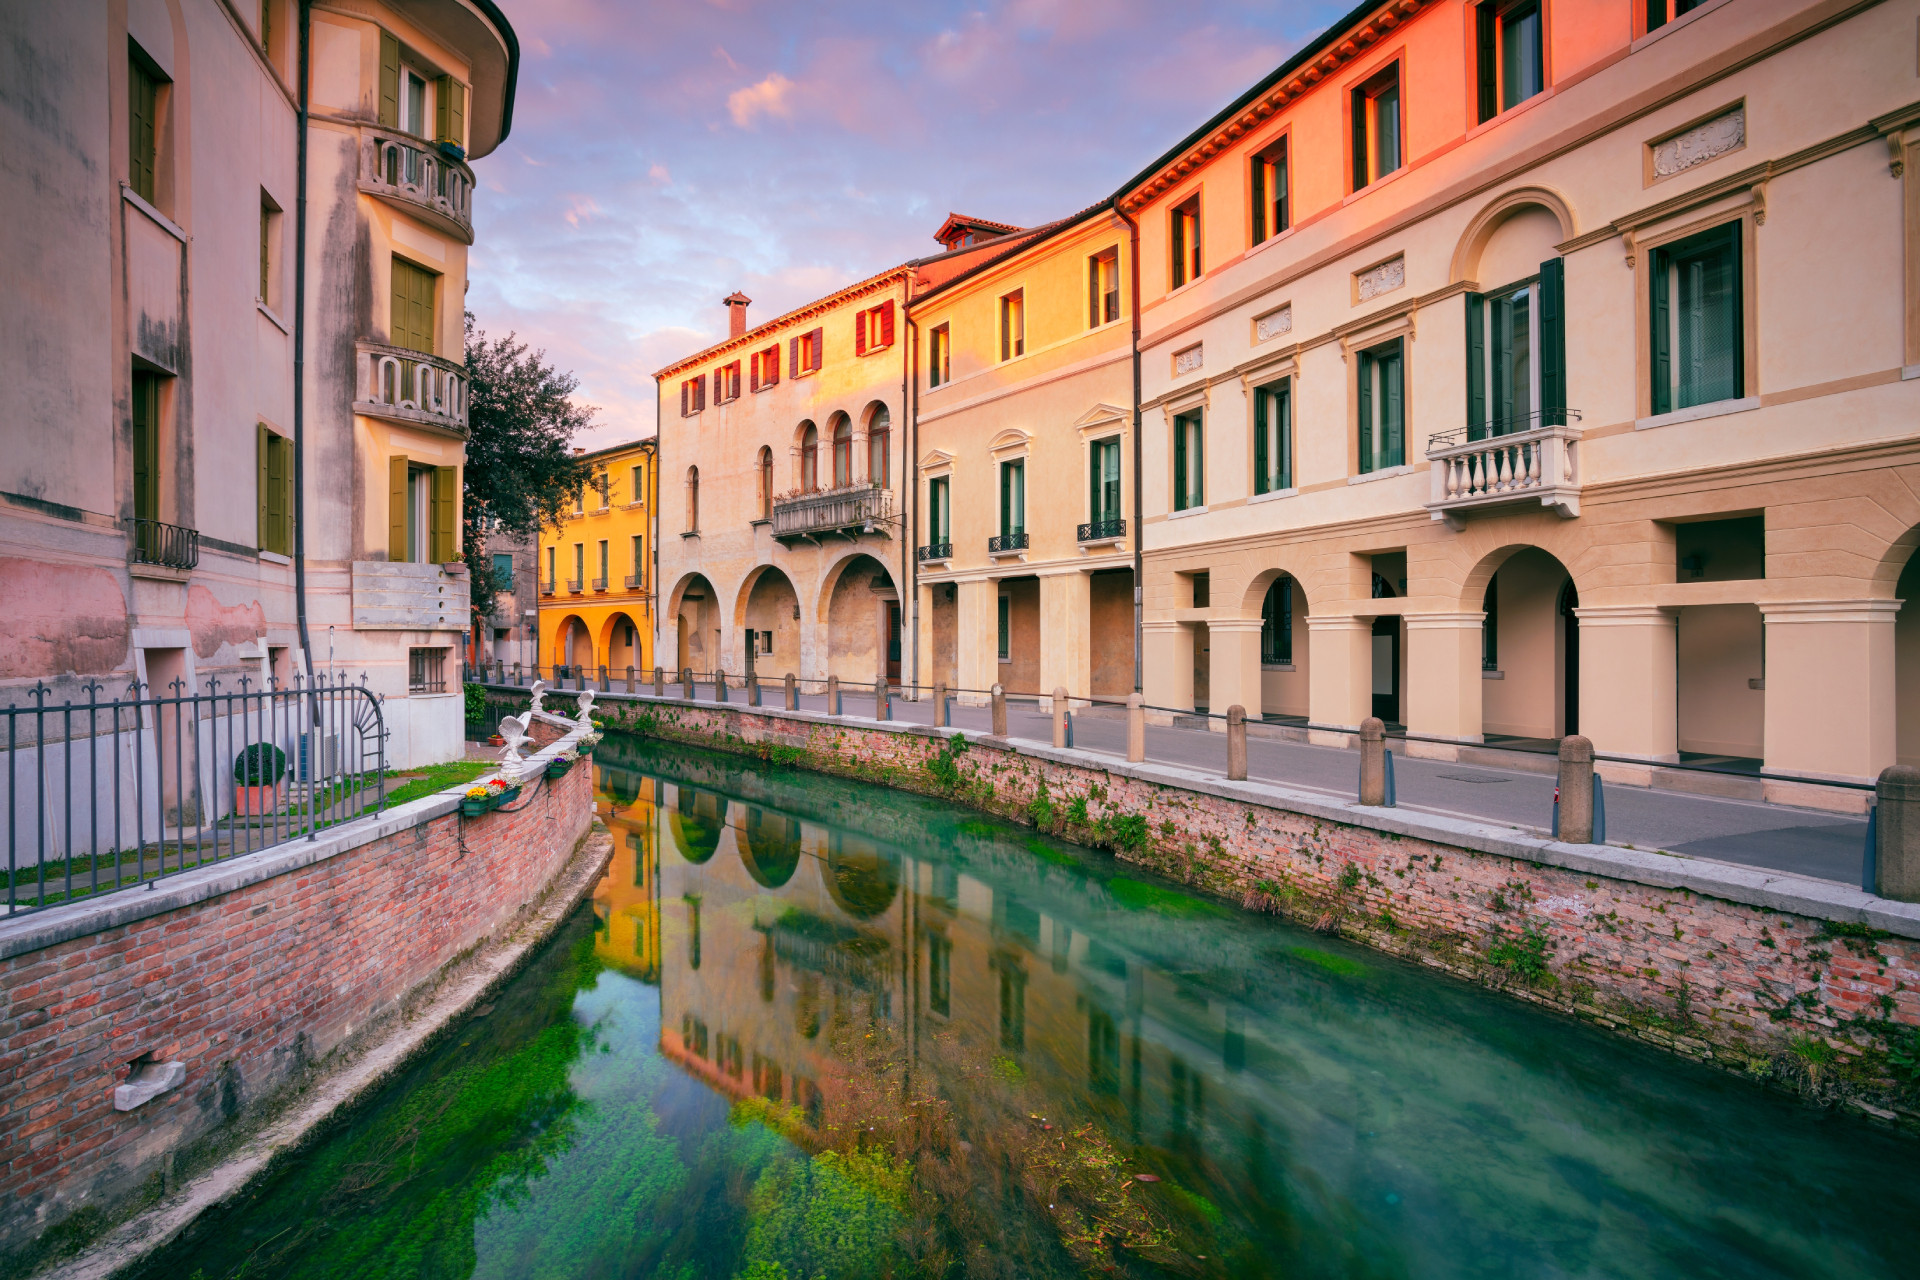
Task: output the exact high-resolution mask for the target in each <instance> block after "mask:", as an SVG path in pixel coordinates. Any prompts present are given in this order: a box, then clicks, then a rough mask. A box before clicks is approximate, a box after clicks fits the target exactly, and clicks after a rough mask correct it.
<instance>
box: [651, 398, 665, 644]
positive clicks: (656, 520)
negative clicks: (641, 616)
mask: <svg viewBox="0 0 1920 1280" xmlns="http://www.w3.org/2000/svg"><path fill="white" fill-rule="evenodd" d="M664 442H665V433H664V432H662V431H661V430H660V379H658V378H655V379H654V380H653V483H652V484H651V485H650V486H649V487H650V488H651V489H652V490H653V492H652V493H649V494H648V495H647V524H648V525H650V526H651V528H650V529H649V532H650V533H652V534H653V587H652V589H651V590H650V591H648V592H647V610H648V612H650V613H651V614H653V665H654V666H656V667H657V666H660V665H662V664H661V662H660V468H661V467H662V466H663V465H664V464H665V463H666V455H665V450H664V449H663V448H662V447H661V446H662V445H663V444H664Z"/></svg>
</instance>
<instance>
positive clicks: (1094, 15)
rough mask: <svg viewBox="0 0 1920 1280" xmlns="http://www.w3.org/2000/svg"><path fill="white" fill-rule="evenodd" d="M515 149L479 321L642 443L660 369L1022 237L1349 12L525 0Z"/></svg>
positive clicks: (1033, 0)
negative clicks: (951, 231) (519, 341)
mask: <svg viewBox="0 0 1920 1280" xmlns="http://www.w3.org/2000/svg"><path fill="white" fill-rule="evenodd" d="M504 7H505V8H506V10H507V15H508V17H509V19H510V20H511V21H512V22H513V24H514V27H515V30H516V31H517V32H518V34H519V37H520V47H521V64H520V82H519V92H518V96H517V99H516V102H515V107H514V125H513V133H512V135H511V136H510V137H509V138H508V139H507V142H506V143H505V145H503V146H502V147H501V148H500V150H498V151H496V152H495V153H494V154H493V155H491V156H489V157H487V158H486V159H484V160H482V161H480V162H479V164H478V166H477V172H478V175H479V181H480V192H479V194H478V196H477V198H476V199H475V201H474V206H475V222H476V224H477V227H476V232H477V243H476V244H475V246H474V250H473V285H472V289H471V292H469V294H468V295H467V305H468V307H469V308H470V309H471V310H472V311H474V312H475V314H476V315H477V316H478V317H479V320H480V324H481V327H482V328H485V329H487V330H489V331H495V332H499V333H504V332H505V331H507V330H509V329H517V330H519V331H520V333H521V335H522V336H523V337H524V338H525V339H527V340H528V341H529V342H530V343H531V344H532V345H533V346H535V347H544V348H546V349H547V351H548V354H549V356H550V357H551V359H552V360H553V361H554V363H555V364H557V365H558V366H559V367H560V368H562V369H572V370H574V371H575V372H577V373H578V374H579V376H580V379H581V393H580V394H581V397H582V398H583V399H584V400H586V401H587V402H589V403H592V404H595V405H599V406H601V408H602V410H603V412H602V414H601V417H600V423H601V425H600V427H599V429H598V430H596V431H595V432H594V433H593V434H592V435H591V436H588V437H585V438H583V439H582V441H581V443H584V444H589V445H600V444H608V443H612V442H613V441H615V440H620V439H626V438H630V437H634V436H642V435H649V434H651V433H652V430H653V410H654V388H653V381H652V377H651V375H652V373H653V371H654V370H655V369H657V368H659V367H660V366H661V365H663V364H665V363H667V362H668V361H669V360H670V359H672V358H674V357H676V356H679V355H684V354H686V353H688V352H690V351H694V350H697V349H699V348H700V347H702V346H704V345H706V344H707V343H709V342H711V341H713V340H715V339H717V338H719V337H721V336H723V335H724V332H725V320H724V317H723V316H722V314H721V307H720V299H721V298H722V297H723V296H725V295H726V294H727V293H729V292H731V291H732V290H734V289H743V290H745V291H746V293H747V294H748V295H749V296H751V297H752V298H753V300H754V306H753V312H752V315H753V316H754V317H755V318H756V319H766V318H770V317H772V316H774V315H777V314H779V313H780V312H782V311H786V310H788V309H791V308H792V307H795V306H798V305H800V304H801V303H804V302H806V301H809V300H810V299H812V298H815V297H818V296H819V295H820V294H822V293H824V292H827V291H830V290H832V289H834V288H837V287H839V286H840V285H843V284H846V283H848V282H850V281H852V280H856V279H859V278H861V277H863V276H866V275H869V274H871V273H872V272H874V271H876V270H879V269H881V268H883V267H886V266H889V265H892V264H893V263H895V262H898V261H901V260H903V259H906V258H909V257H918V256H923V255H925V254H928V253H932V252H936V251H937V249H938V246H936V245H935V244H934V243H933V239H932V235H933V231H934V228H936V227H937V226H939V224H940V222H941V220H942V219H944V218H945V217H946V215H947V213H948V212H949V211H951V210H957V211H959V212H962V213H966V214H971V215H974V216H978V217H983V218H991V219H994V220H996V221H1002V222H1013V223H1019V224H1022V225H1032V224H1034V223H1038V222H1042V221H1045V220H1047V219H1050V218H1056V217H1059V216H1061V215H1063V214H1066V213H1070V212H1072V211H1073V210H1075V209H1079V208H1082V207H1084V206H1086V205H1089V204H1091V203H1093V202H1094V201H1096V200H1098V199H1100V198H1102V197H1103V196H1106V195H1107V194H1109V193H1110V192H1111V191H1112V190H1113V189H1114V188H1115V187H1116V186H1117V185H1119V184H1120V183H1121V182H1123V181H1125V180H1126V179H1127V178H1129V177H1131V176H1132V175H1133V174H1135V173H1137V172H1138V171H1139V170H1140V169H1141V168H1142V167H1144V166H1145V165H1146V164H1147V163H1149V162H1150V161H1151V160H1152V159H1153V158H1154V157H1155V156H1157V155H1159V154H1160V153H1161V152H1162V151H1164V150H1165V149H1166V148H1167V147H1169V146H1171V145H1172V144H1173V143H1175V142H1177V141H1179V140H1180V139H1181V138H1183V137H1185V136H1186V135H1187V134H1188V133H1189V132H1190V131H1191V130H1193V129H1194V128H1196V127H1198V126H1199V125H1200V124H1201V123H1202V122H1203V121H1204V120H1205V119H1206V118H1207V117H1208V116H1210V115H1211V114H1212V113H1213V112H1214V111H1216V110H1218V109H1219V108H1220V107H1222V106H1225V105H1226V104H1227V103H1228V102H1230V101H1232V99H1233V98H1235V97H1236V96H1238V95H1239V94H1240V93H1241V92H1242V91H1243V90H1244V89H1246V88H1247V87H1248V86H1249V85H1250V84H1252V83H1253V82H1254V81H1255V80H1257V79H1258V78H1259V77H1260V76H1261V75H1263V74H1264V73H1266V72H1267V71H1270V70H1272V69H1273V68H1274V67H1275V66H1277V65H1278V64H1279V63H1280V62H1281V61H1282V60H1283V59H1284V58H1285V57H1286V56H1287V55H1288V54H1289V53H1291V52H1292V51H1293V50H1294V49H1296V48H1298V47H1299V46H1300V44H1302V43H1303V42H1304V41H1305V40H1306V39H1308V38H1310V37H1311V36H1312V35H1313V34H1314V33H1315V32H1317V31H1319V30H1320V29H1321V28H1322V27H1324V26H1325V25H1326V24H1327V23H1328V22H1330V21H1332V20H1333V19H1334V18H1336V17H1338V16H1339V15H1340V14H1341V13H1343V12H1344V11H1345V10H1346V9H1347V8H1348V7H1349V6H1347V5H1346V4H1345V3H1344V0H1342V2H1341V3H1337V4H1334V3H1328V2H1327V0H1301V2H1298V3H1292V4H1285V5H1273V4H1256V3H1253V0H1225V2H1224V3H1215V4H1211V5H1209V6H1207V7H1206V9H1205V10H1204V11H1202V10H1200V9H1199V8H1197V7H1195V6H1190V5H1173V4H1155V3H1146V2H1143V0H1105V2H1103V3H1099V4H1095V3H1092V2H1091V0H986V3H983V4H981V5H979V6H976V7H970V8H965V9H963V8H960V7H943V6H928V5H900V4H880V3H873V2H872V0H867V2H866V3H842V4H837V5H832V6H826V5H792V4H774V3H769V2H766V0H708V2H707V3H686V2H673V3H668V2H663V0H648V2H643V3H621V2H620V0H541V2H540V3H530V2H529V0H509V3H507V4H506V5H505V6H504Z"/></svg>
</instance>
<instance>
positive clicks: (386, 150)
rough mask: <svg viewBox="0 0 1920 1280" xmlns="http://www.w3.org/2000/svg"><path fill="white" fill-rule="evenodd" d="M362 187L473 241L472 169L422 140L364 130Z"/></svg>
mask: <svg viewBox="0 0 1920 1280" xmlns="http://www.w3.org/2000/svg"><path fill="white" fill-rule="evenodd" d="M360 189H361V190H362V191H364V192H366V193H367V194H368V195H371V196H378V197H379V198H381V199H383V200H388V201H391V202H393V203H396V204H399V205H401V206H402V207H404V208H406V209H407V210H408V211H409V212H413V213H420V214H424V215H425V216H426V219H427V221H429V222H431V223H433V224H435V225H436V226H438V227H439V228H440V230H442V231H445V232H446V233H447V234H448V235H451V236H454V237H456V238H457V239H459V241H460V242H461V243H462V244H472V243H473V170H471V169H469V168H468V167H467V166H466V162H465V161H463V160H460V159H458V158H456V156H455V155H451V154H448V153H447V152H446V151H444V150H442V149H441V148H440V147H438V146H436V145H435V144H434V143H431V142H428V141H427V140H426V139H425V138H416V137H414V136H413V135H412V134H407V133H398V132H395V131H393V130H390V129H378V128H374V127H372V126H364V127H362V129H361V131H360Z"/></svg>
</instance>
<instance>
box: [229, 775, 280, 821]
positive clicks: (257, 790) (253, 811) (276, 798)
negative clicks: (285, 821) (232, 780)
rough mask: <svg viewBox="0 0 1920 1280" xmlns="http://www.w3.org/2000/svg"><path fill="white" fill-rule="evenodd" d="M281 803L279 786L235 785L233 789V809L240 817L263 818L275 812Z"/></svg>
mask: <svg viewBox="0 0 1920 1280" xmlns="http://www.w3.org/2000/svg"><path fill="white" fill-rule="evenodd" d="M280 805H281V795H280V786H279V784H278V783H275V784H274V785H273V786H270V787H235V788H234V789H233V811H234V813H235V814H236V815H238V816H240V817H242V818H264V817H266V816H267V815H268V814H270V813H277V812H278V811H279V809H280Z"/></svg>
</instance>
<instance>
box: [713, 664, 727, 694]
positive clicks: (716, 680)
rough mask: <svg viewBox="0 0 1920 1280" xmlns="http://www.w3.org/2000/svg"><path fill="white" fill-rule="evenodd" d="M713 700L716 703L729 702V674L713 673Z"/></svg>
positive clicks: (722, 672)
mask: <svg viewBox="0 0 1920 1280" xmlns="http://www.w3.org/2000/svg"><path fill="white" fill-rule="evenodd" d="M713 700H714V701H715V702H725V701H726V700H727V673H726V672H724V671H716V672H714V673H713Z"/></svg>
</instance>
